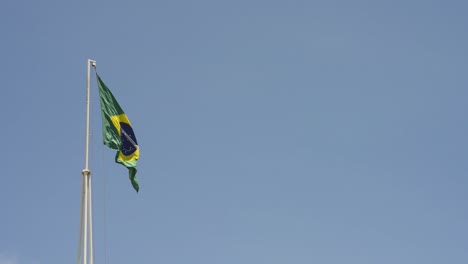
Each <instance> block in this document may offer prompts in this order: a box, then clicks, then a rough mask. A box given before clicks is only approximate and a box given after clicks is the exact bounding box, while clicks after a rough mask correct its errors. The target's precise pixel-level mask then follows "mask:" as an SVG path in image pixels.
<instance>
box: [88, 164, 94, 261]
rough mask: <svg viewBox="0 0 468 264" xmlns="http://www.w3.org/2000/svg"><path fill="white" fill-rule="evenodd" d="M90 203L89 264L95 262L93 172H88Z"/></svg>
mask: <svg viewBox="0 0 468 264" xmlns="http://www.w3.org/2000/svg"><path fill="white" fill-rule="evenodd" d="M88 185H89V186H88V196H89V197H88V203H89V205H88V206H89V208H88V210H89V215H88V216H89V219H88V220H89V264H93V263H94V255H93V206H92V204H93V203H92V199H91V173H90V174H88Z"/></svg>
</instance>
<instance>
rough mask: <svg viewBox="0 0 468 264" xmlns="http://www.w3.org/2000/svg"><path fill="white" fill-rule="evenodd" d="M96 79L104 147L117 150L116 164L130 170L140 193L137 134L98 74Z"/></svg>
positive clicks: (134, 186)
mask: <svg viewBox="0 0 468 264" xmlns="http://www.w3.org/2000/svg"><path fill="white" fill-rule="evenodd" d="M96 77H97V80H98V86H99V97H100V101H101V110H102V111H101V113H102V133H103V139H104V145H106V146H108V147H109V148H111V149H115V150H117V154H116V156H115V162H117V163H120V164H122V165H123V166H125V167H127V168H128V172H129V178H130V181H131V183H132V186H133V188H134V189H135V191H137V192H138V191H139V189H140V187H139V184H138V179H137V178H136V173H137V169H136V166H137V161H138V158H139V157H140V148H139V147H138V143H137V140H136V137H135V133H134V132H133V128H132V125H131V124H130V121H129V120H128V117H127V115H126V114H125V113H124V111H123V110H122V108H121V107H120V105H119V103H118V102H117V100H116V99H115V97H114V95H112V93H111V91H110V90H109V88H108V87H107V86H106V84H104V82H103V81H102V79H101V77H99V75H98V74H97V73H96Z"/></svg>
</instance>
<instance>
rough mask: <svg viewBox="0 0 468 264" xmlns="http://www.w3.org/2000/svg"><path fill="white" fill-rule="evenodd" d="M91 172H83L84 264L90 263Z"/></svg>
mask: <svg viewBox="0 0 468 264" xmlns="http://www.w3.org/2000/svg"><path fill="white" fill-rule="evenodd" d="M88 175H89V170H83V178H84V183H85V184H84V214H83V220H84V224H83V229H84V230H83V264H86V263H87V262H88V255H87V251H88V179H89V177H88Z"/></svg>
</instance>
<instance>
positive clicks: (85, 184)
mask: <svg viewBox="0 0 468 264" xmlns="http://www.w3.org/2000/svg"><path fill="white" fill-rule="evenodd" d="M91 66H93V67H96V61H94V60H90V59H88V64H87V78H86V137H85V168H84V169H83V170H82V171H81V174H82V176H83V180H82V191H81V209H80V210H81V211H80V235H79V237H80V238H79V245H78V264H87V263H88V254H87V253H88V242H89V253H90V254H89V261H90V264H93V262H94V256H93V225H92V222H93V219H92V202H91V171H90V170H89V167H88V165H89V108H90V75H91ZM88 223H89V226H88ZM88 235H89V237H88Z"/></svg>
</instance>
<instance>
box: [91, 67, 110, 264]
mask: <svg viewBox="0 0 468 264" xmlns="http://www.w3.org/2000/svg"><path fill="white" fill-rule="evenodd" d="M93 68H94V72H95V73H96V74H98V72H97V69H96V67H93ZM96 84H97V86H98V87H99V81H98V80H97V78H96ZM99 116H101V115H99ZM100 146H101V145H100ZM98 149H99V152H100V153H101V155H100V156H101V158H100V167H101V171H102V173H101V175H102V177H101V178H102V182H103V184H102V188H103V192H102V195H103V198H104V199H103V200H104V201H103V222H104V223H103V226H104V227H103V230H102V231H103V249H104V264H107V263H108V259H109V247H108V242H107V240H108V239H107V226H108V225H107V222H108V219H107V213H108V209H107V206H108V196H109V194H108V188H107V184H108V181H107V176H108V175H107V169H106V166H105V163H104V151H103V150H104V148H103V147H102V146H101V147H99V148H98Z"/></svg>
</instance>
